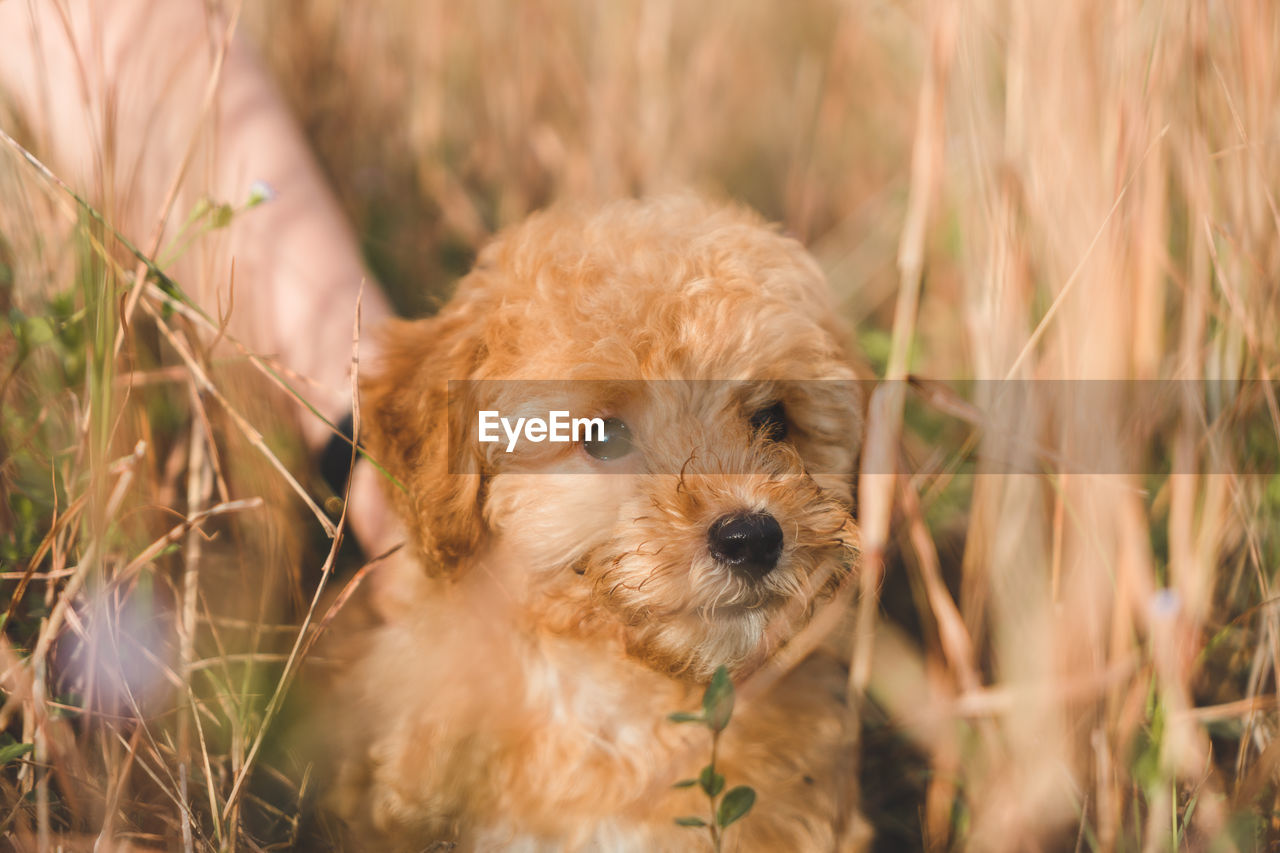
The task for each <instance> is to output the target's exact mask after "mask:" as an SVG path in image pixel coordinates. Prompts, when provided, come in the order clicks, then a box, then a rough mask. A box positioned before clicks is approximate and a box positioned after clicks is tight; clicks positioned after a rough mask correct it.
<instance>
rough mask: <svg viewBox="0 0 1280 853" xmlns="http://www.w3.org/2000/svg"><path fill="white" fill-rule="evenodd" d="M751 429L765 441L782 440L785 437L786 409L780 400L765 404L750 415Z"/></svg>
mask: <svg viewBox="0 0 1280 853" xmlns="http://www.w3.org/2000/svg"><path fill="white" fill-rule="evenodd" d="M751 431H752V432H754V433H756V434H757V435H759V436H760V437H761V438H763V439H764V440H765V441H782V440H783V439H784V438H786V437H787V410H786V409H784V408H783V407H782V403H781V402H777V403H774V404H773V405H772V406H766V407H765V408H763V409H760V410H759V411H758V412H756V413H755V414H754V415H752V416H751Z"/></svg>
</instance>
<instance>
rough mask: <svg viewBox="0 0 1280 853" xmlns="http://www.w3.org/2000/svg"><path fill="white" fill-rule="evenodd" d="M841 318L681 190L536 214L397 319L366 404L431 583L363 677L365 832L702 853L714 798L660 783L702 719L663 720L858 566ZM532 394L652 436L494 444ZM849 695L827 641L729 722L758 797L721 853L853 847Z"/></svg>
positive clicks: (748, 237)
mask: <svg viewBox="0 0 1280 853" xmlns="http://www.w3.org/2000/svg"><path fill="white" fill-rule="evenodd" d="M833 318H834V312H833V310H832V306H831V304H830V300H829V296H828V294H827V291H826V287H825V283H824V282H823V280H822V277H821V274H820V272H819V271H818V270H817V267H816V265H815V264H813V262H812V260H811V259H810V258H809V257H808V256H807V255H806V254H805V253H804V251H803V249H801V248H800V247H799V245H798V244H796V243H795V242H794V241H791V240H787V239H785V238H783V237H781V236H779V235H777V234H776V233H774V232H773V231H771V230H768V229H766V228H764V227H762V226H761V224H760V223H759V222H758V220H756V219H755V218H754V217H752V216H749V215H747V214H745V213H742V212H740V211H735V210H722V209H715V208H711V207H709V206H707V205H705V204H703V203H701V202H698V201H694V200H690V199H677V200H668V201H665V202H659V203H648V204H639V203H627V204H620V205H615V206H613V207H611V208H609V209H606V210H605V211H604V212H603V213H601V214H599V215H597V216H595V217H593V218H584V217H580V216H575V215H573V214H544V215H542V216H539V217H535V218H534V219H532V220H531V221H530V222H528V223H526V224H525V225H523V226H521V227H520V228H517V229H515V230H514V231H512V232H510V233H508V234H506V235H504V236H503V237H501V238H500V239H499V240H498V241H497V242H496V243H495V245H494V246H492V247H491V248H490V249H489V250H487V251H486V252H485V253H484V254H483V255H482V257H481V259H480V262H479V264H478V265H477V268H476V270H475V271H474V272H473V273H472V274H471V275H470V276H468V278H467V279H465V280H464V281H463V282H462V284H461V285H460V288H459V291H458V295H457V296H456V297H455V299H454V300H453V301H452V302H451V303H450V304H449V305H448V306H446V308H445V309H444V310H442V311H441V313H440V314H439V315H437V316H436V317H434V318H431V319H429V320H425V321H419V322H418V323H413V324H403V325H400V326H398V327H396V328H395V329H393V331H392V334H391V337H390V339H389V346H388V349H387V355H386V360H385V361H384V363H383V365H382V366H381V369H380V371H379V372H376V373H375V374H374V375H373V378H372V379H370V380H369V381H367V382H366V383H365V385H364V388H363V392H364V395H365V398H366V411H368V412H369V422H370V424H371V429H370V443H371V445H372V447H373V450H374V453H375V455H376V456H377V457H379V458H380V459H381V460H383V461H384V462H385V463H386V464H387V465H388V466H389V467H390V468H391V470H392V471H393V473H395V474H396V476H397V477H398V478H399V479H400V480H401V481H402V482H403V483H404V485H405V487H406V488H405V490H403V491H400V490H396V491H395V495H396V498H397V500H398V502H399V508H400V511H401V514H402V515H403V517H404V519H405V521H406V522H407V525H408V527H409V530H410V533H411V535H412V539H413V542H414V546H415V548H416V549H417V552H418V555H419V559H420V561H421V562H422V564H423V567H424V569H425V574H426V579H425V580H422V581H420V582H418V583H416V584H414V585H412V590H411V591H410V592H408V593H407V596H408V597H409V599H410V602H409V606H408V608H407V609H406V612H405V614H404V615H402V616H401V617H398V618H396V619H394V620H392V621H391V622H390V623H389V624H387V625H386V626H384V627H383V628H381V629H380V630H379V631H378V632H377V634H376V635H375V636H374V637H373V638H372V640H371V644H370V647H369V649H368V651H367V653H365V654H364V655H363V656H362V659H361V661H360V662H359V663H358V664H357V666H356V667H355V668H354V669H353V673H354V675H353V679H354V681H355V684H356V689H355V699H356V704H357V707H356V710H355V711H354V712H353V713H352V717H353V718H354V719H355V720H356V723H357V729H356V730H355V731H354V732H353V738H352V740H353V744H352V746H351V750H350V752H351V756H352V757H351V760H349V761H347V762H346V763H345V766H344V770H343V774H342V779H341V785H340V789H339V791H338V793H337V796H336V799H337V802H338V803H339V806H340V809H341V810H342V811H343V812H344V813H345V814H346V815H347V816H348V818H349V820H350V821H351V823H352V826H353V830H354V833H355V834H356V836H357V837H359V838H361V839H364V840H367V841H368V842H369V845H370V847H371V848H373V849H405V850H419V849H422V848H423V847H425V846H426V845H428V844H430V843H432V842H435V841H444V842H454V843H456V844H458V845H459V848H460V849H463V850H470V849H475V850H499V849H503V850H505V849H514V850H543V849H545V850H560V849H580V850H677V849H700V848H701V847H703V846H705V845H706V836H705V831H700V830H692V829H688V828H683V827H678V826H676V825H675V823H674V820H675V818H676V817H679V816H683V815H699V816H706V811H707V803H706V798H705V796H703V795H702V794H701V793H700V792H699V791H698V790H697V789H696V788H693V789H687V788H686V789H673V788H672V787H671V786H672V783H674V782H675V781H677V780H679V779H683V778H689V777H692V776H696V775H697V772H698V770H699V768H701V767H702V766H703V765H704V764H705V763H706V760H707V756H708V753H709V749H710V736H709V734H708V732H707V731H706V730H705V729H703V728H701V727H697V726H688V725H676V724H673V723H671V722H669V721H668V720H667V715H668V714H669V713H671V712H673V711H678V710H693V709H694V708H696V707H697V703H698V699H699V697H700V695H701V693H702V690H703V689H704V685H705V682H706V680H707V679H708V678H709V677H710V675H711V673H712V672H713V671H714V669H715V668H716V667H717V666H720V665H724V666H727V667H729V668H730V671H731V672H733V673H734V674H735V676H743V675H747V674H749V673H750V672H751V671H753V670H754V669H755V668H757V667H758V666H759V665H760V664H761V663H762V662H763V661H765V660H766V659H767V658H768V657H769V656H770V655H771V654H772V653H773V652H775V651H776V650H777V648H778V647H779V646H780V645H781V644H783V643H785V642H786V640H787V639H788V638H789V637H790V636H791V635H792V634H794V632H795V630H797V629H798V628H799V627H800V625H801V624H803V621H804V620H805V619H806V618H807V616H808V614H809V613H810V612H811V610H812V608H813V606H814V604H815V602H816V601H817V600H819V599H821V597H822V596H824V595H825V594H827V593H829V592H830V590H831V588H832V587H833V586H834V585H835V584H836V583H837V582H838V581H839V580H840V579H841V577H842V576H843V575H844V574H845V573H846V572H847V571H848V570H849V568H850V567H851V566H852V564H853V563H854V560H855V557H856V549H855V542H856V530H855V528H854V526H853V523H852V519H851V517H850V515H849V512H850V487H851V482H852V476H853V465H854V460H855V458H856V452H857V444H858V438H859V435H860V431H861V421H860V414H859V412H860V400H859V399H858V397H857V395H856V393H853V392H852V390H851V389H852V386H851V385H850V384H843V385H842V384H840V383H841V382H844V383H848V381H849V380H852V379H854V378H855V377H856V375H857V373H856V371H855V369H854V367H853V366H852V364H851V361H850V359H849V357H848V355H847V353H846V351H845V349H844V346H843V342H842V340H841V335H840V329H839V325H838V324H837V323H836V322H835V321H834V319H833ZM450 379H467V380H502V381H497V382H488V383H478V384H472V385H464V386H459V387H455V388H454V389H453V391H452V393H450V392H449V390H448V389H447V388H446V381H447V380H450ZM515 380H553V381H554V382H553V383H552V384H553V386H554V388H555V389H556V393H557V394H561V395H567V396H562V397H561V398H560V399H562V400H563V399H568V400H569V401H570V403H569V405H571V406H573V407H574V408H575V409H577V410H579V411H582V412H583V413H585V414H588V415H598V416H600V417H607V418H610V419H612V420H613V421H615V422H616V421H624V422H625V423H626V424H627V425H628V426H627V430H628V433H627V434H628V435H629V436H630V437H631V439H632V440H633V441H634V448H633V449H630V446H628V450H629V452H625V451H624V452H623V453H622V454H621V457H620V458H618V455H617V454H615V455H614V456H612V457H610V456H608V455H605V456H604V457H603V458H599V456H598V454H597V451H598V450H599V448H598V447H597V448H596V450H590V448H588V449H587V450H588V451H589V452H584V447H582V446H578V445H568V446H560V447H555V446H553V445H539V446H536V447H533V448H530V449H527V451H526V452H523V453H517V454H515V455H513V456H504V455H502V452H501V449H500V448H499V447H497V446H495V445H488V446H485V445H482V444H479V443H477V442H476V441H475V440H474V438H475V435H474V425H475V421H474V418H475V413H476V412H477V411H478V410H479V409H482V408H498V409H505V410H507V411H515V410H518V409H520V407H522V406H525V405H528V404H530V399H529V398H530V396H535V397H536V396H538V395H539V394H541V393H542V391H541V390H539V389H542V388H544V387H545V386H544V385H541V384H529V383H527V382H525V383H522V382H517V381H515ZM565 380H576V381H571V382H568V383H567V384H566V383H565V382H564V381H565ZM637 380H640V381H639V382H637ZM833 380H835V382H833ZM544 402H545V401H544ZM762 425H763V426H762ZM613 446H614V447H615V448H616V447H617V446H618V445H616V444H615V445H613ZM761 519H764V521H761ZM744 520H745V521H744ZM743 524H748V526H747V527H746V528H743V527H742V525H743ZM734 525H737V526H736V527H735V526H734ZM751 525H755V526H751ZM757 528H760V529H759V530H758V529H757ZM765 528H767V530H766V529H765ZM730 529H732V530H733V531H737V532H738V533H740V532H741V531H742V530H744V529H745V530H746V531H747V532H746V533H745V534H743V535H745V536H746V537H747V538H746V539H745V540H743V539H742V538H741V536H737V533H734V534H733V535H730V534H728V533H725V532H724V531H725V530H730ZM760 530H765V532H763V533H762V532H760ZM735 536H737V538H734V537H735ZM743 541H745V542H747V545H748V546H749V547H748V549H747V552H740V550H735V549H739V546H741V545H742V542H743ZM843 695H844V678H843V675H842V670H841V668H840V667H839V666H838V665H837V664H835V663H834V662H831V661H824V660H820V659H817V658H813V659H810V660H808V661H806V662H805V663H804V664H802V665H801V666H800V667H798V668H797V669H795V670H794V671H793V672H792V673H790V674H789V675H788V676H787V677H786V678H785V679H784V680H783V681H782V682H780V683H779V684H778V685H776V686H775V687H774V689H773V690H771V691H770V692H769V693H768V694H767V695H764V696H762V697H758V698H756V699H755V700H754V701H751V702H748V703H743V704H742V705H741V706H740V707H739V709H738V711H737V712H735V716H734V719H733V721H732V723H731V724H730V726H729V728H728V729H727V731H726V732H725V733H724V735H723V738H722V742H721V749H720V755H719V759H718V763H717V767H718V769H719V770H720V772H721V773H723V774H724V775H725V776H726V778H727V780H728V784H729V785H730V786H733V785H740V784H745V785H751V786H752V787H754V788H755V789H756V792H757V801H756V806H755V808H754V809H753V811H752V812H751V813H750V814H749V815H748V816H747V817H746V818H744V819H743V820H742V821H740V822H739V823H738V824H735V825H734V826H733V827H732V828H731V829H729V830H728V835H727V836H726V844H727V849H738V850H771V849H791V850H826V849H852V848H854V847H856V846H857V845H858V843H860V839H861V836H862V830H861V822H860V819H859V817H858V815H857V811H856V796H855V785H854V784H853V782H852V771H853V762H852V756H850V755H849V754H848V744H849V743H850V742H851V732H850V731H849V730H848V722H847V721H848V714H847V712H846V710H845V708H844V705H843Z"/></svg>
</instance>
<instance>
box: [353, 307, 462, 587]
mask: <svg viewBox="0 0 1280 853" xmlns="http://www.w3.org/2000/svg"><path fill="white" fill-rule="evenodd" d="M473 316H474V314H473V312H466V311H456V310H455V311H450V310H449V309H445V312H444V313H442V314H440V315H438V316H436V317H431V318H428V319H425V320H416V321H404V320H393V321H391V322H390V323H389V324H388V326H387V327H386V328H385V329H384V330H383V334H382V344H383V349H382V352H381V355H380V358H379V359H378V361H377V362H376V363H375V367H374V369H373V370H372V371H371V373H370V374H369V375H368V376H367V377H366V378H364V379H362V381H361V383H360V391H361V403H362V408H363V410H364V415H365V423H366V425H367V427H368V429H367V430H366V438H367V444H368V447H369V449H370V450H371V451H372V453H373V456H374V458H375V459H376V460H378V462H379V463H381V464H382V465H384V466H385V467H386V468H387V470H389V471H390V472H391V473H392V474H393V475H395V477H396V479H398V480H399V481H400V482H401V483H402V484H403V485H404V487H405V488H404V489H403V490H402V489H400V488H398V487H397V486H396V485H395V484H394V483H388V488H389V491H390V493H391V495H392V500H393V501H394V503H395V505H396V509H397V510H398V512H399V513H400V517H401V519H403V521H404V522H405V525H406V526H407V527H408V529H409V533H410V536H411V541H412V544H413V545H414V546H415V547H416V548H417V550H418V553H419V557H420V559H421V561H422V563H423V565H424V566H425V567H426V569H427V571H428V572H429V573H431V574H436V575H447V574H449V573H450V572H451V571H453V570H454V568H456V567H457V565H458V564H459V563H460V562H461V561H462V559H463V558H465V557H466V556H467V555H468V554H470V553H471V552H473V551H474V550H475V549H476V547H477V546H478V545H479V542H480V539H481V537H482V535H483V533H484V518H483V495H482V488H483V471H482V464H481V459H480V456H479V454H478V453H477V452H476V450H475V448H474V443H473V442H469V441H467V440H466V436H467V435H468V430H469V428H470V423H469V419H468V417H467V409H468V406H466V405H465V401H459V400H454V401H452V402H453V405H452V406H451V405H450V399H449V380H451V379H468V378H470V377H471V376H472V375H473V374H474V372H475V370H476V367H477V366H478V364H479V363H480V361H481V359H482V358H483V344H482V342H481V341H482V335H481V334H480V331H479V330H478V329H476V328H475V325H476V321H475V320H473V319H472V317H473ZM451 432H452V439H453V440H452V441H451V440H450V439H451V435H450V434H451Z"/></svg>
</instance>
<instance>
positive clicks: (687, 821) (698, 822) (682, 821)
mask: <svg viewBox="0 0 1280 853" xmlns="http://www.w3.org/2000/svg"><path fill="white" fill-rule="evenodd" d="M706 825H707V822H706V821H705V820H703V819H702V818H700V817H694V816H693V815H690V816H689V817H678V818H676V826H706Z"/></svg>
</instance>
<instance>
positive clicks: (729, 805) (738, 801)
mask: <svg viewBox="0 0 1280 853" xmlns="http://www.w3.org/2000/svg"><path fill="white" fill-rule="evenodd" d="M755 804H756V792H755V789H754V788H749V787H747V786H746V785H739V786H738V787H736V788H733V789H731V790H730V791H729V793H727V794H725V795H724V799H723V800H721V801H720V808H718V809H716V823H717V824H719V825H720V826H721V827H726V826H728V825H729V824H731V823H733V822H734V821H735V820H739V819H741V818H743V817H746V815H747V812H749V811H751V807H752V806H754V805H755Z"/></svg>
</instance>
